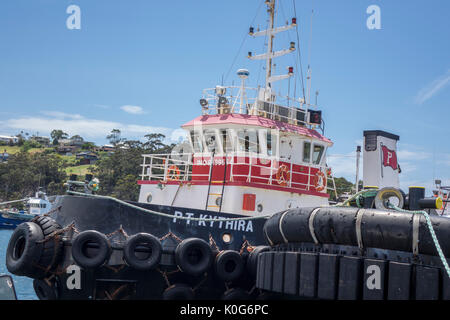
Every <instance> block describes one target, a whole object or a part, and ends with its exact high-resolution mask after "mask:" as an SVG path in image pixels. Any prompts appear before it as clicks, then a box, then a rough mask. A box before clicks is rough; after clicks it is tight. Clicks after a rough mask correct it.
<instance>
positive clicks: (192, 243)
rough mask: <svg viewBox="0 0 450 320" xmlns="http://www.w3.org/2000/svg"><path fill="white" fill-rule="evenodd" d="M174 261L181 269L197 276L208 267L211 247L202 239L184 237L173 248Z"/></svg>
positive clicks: (210, 259) (210, 261)
mask: <svg viewBox="0 0 450 320" xmlns="http://www.w3.org/2000/svg"><path fill="white" fill-rule="evenodd" d="M175 261H176V263H177V265H178V267H179V268H180V269H181V271H183V272H185V273H186V274H189V275H192V276H198V275H200V274H202V273H204V272H206V270H208V269H209V268H210V266H211V264H212V261H213V254H212V249H211V247H210V246H209V244H208V243H207V242H206V241H205V240H203V239H200V238H188V239H184V240H183V241H181V242H180V243H179V244H178V246H177V248H176V249H175Z"/></svg>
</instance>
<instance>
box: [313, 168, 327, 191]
mask: <svg viewBox="0 0 450 320" xmlns="http://www.w3.org/2000/svg"><path fill="white" fill-rule="evenodd" d="M321 177H322V183H319V181H320V178H321ZM326 181H327V180H326V177H325V174H324V173H323V172H322V171H320V170H319V171H317V172H316V175H315V176H314V188H315V189H316V191H322V190H323V189H325V186H326V184H327V182H326Z"/></svg>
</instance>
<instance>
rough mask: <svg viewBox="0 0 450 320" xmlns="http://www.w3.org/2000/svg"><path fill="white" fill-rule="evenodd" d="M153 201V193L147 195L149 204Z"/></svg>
mask: <svg viewBox="0 0 450 320" xmlns="http://www.w3.org/2000/svg"><path fill="white" fill-rule="evenodd" d="M152 200H153V196H152V194H151V193H149V194H148V195H147V203H151V202H152Z"/></svg>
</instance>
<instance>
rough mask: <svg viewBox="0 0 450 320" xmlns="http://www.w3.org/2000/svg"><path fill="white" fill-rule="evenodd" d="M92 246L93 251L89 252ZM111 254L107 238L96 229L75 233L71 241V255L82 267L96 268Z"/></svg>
mask: <svg viewBox="0 0 450 320" xmlns="http://www.w3.org/2000/svg"><path fill="white" fill-rule="evenodd" d="M91 248H93V249H94V250H92V251H94V252H93V253H92V252H89V249H91ZM95 250H96V251H95ZM110 256H111V245H110V243H109V240H108V238H107V237H106V236H105V235H104V234H103V233H101V232H98V231H96V230H86V231H83V232H81V233H79V234H78V235H76V236H75V237H74V239H73V241H72V257H73V259H74V260H75V262H76V263H77V264H78V265H79V266H80V267H83V268H92V269H94V268H98V267H101V266H102V265H103V264H105V263H106V262H107V261H108V259H109V257H110Z"/></svg>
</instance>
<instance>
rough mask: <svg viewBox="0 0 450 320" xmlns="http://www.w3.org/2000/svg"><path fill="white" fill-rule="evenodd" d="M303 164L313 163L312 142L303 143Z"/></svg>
mask: <svg viewBox="0 0 450 320" xmlns="http://www.w3.org/2000/svg"><path fill="white" fill-rule="evenodd" d="M303 162H306V163H310V162H311V142H307V141H305V142H304V143H303Z"/></svg>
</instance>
